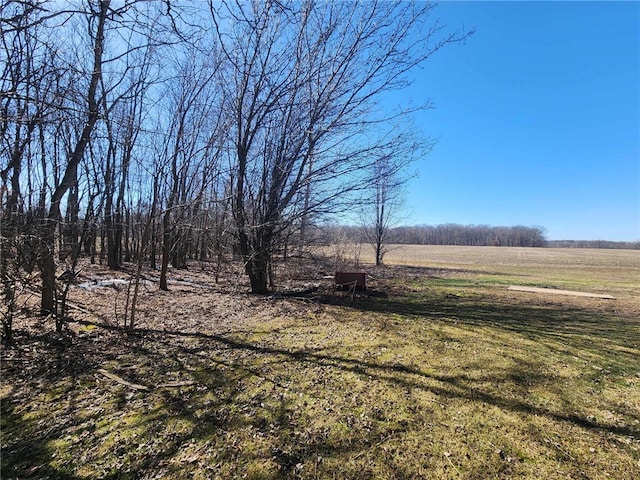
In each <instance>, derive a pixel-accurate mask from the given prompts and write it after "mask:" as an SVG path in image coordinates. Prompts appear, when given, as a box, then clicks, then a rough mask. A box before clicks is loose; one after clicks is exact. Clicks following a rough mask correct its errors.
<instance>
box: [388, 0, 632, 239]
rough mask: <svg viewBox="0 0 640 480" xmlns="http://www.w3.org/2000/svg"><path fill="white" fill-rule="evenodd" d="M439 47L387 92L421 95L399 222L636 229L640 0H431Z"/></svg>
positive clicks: (555, 232)
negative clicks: (442, 27) (422, 141)
mask: <svg viewBox="0 0 640 480" xmlns="http://www.w3.org/2000/svg"><path fill="white" fill-rule="evenodd" d="M436 15H437V16H438V17H439V18H440V19H441V21H442V22H444V23H445V24H447V26H448V27H450V28H452V29H455V28H459V27H461V26H463V25H464V26H465V27H467V28H471V27H475V28H476V33H475V35H473V36H472V37H471V38H470V39H469V40H467V41H466V43H465V44H464V45H454V46H449V47H447V48H445V49H444V50H441V51H440V52H438V53H437V54H436V55H435V56H434V57H432V58H431V59H430V60H429V61H428V62H427V64H425V68H424V69H423V70H421V71H420V72H418V73H417V74H416V76H415V82H414V84H413V86H412V87H411V88H410V89H408V90H407V91H405V92H403V93H402V94H401V96H400V97H398V101H403V98H402V97H405V99H412V100H414V101H416V102H419V101H423V100H425V99H427V98H430V99H431V100H433V102H434V104H435V109H432V110H429V111H427V112H424V113H423V114H420V116H419V117H418V119H417V125H418V126H419V128H420V129H421V130H423V131H424V132H425V133H426V134H428V135H431V136H433V137H435V138H437V139H438V143H437V145H436V146H435V148H434V150H433V151H432V152H431V153H430V154H429V155H428V156H427V157H425V158H424V159H421V160H420V161H418V162H417V163H416V164H415V167H416V169H417V170H418V173H419V176H418V178H417V179H415V180H412V181H411V182H410V184H409V185H408V187H407V196H406V198H407V207H408V210H409V214H408V218H406V219H405V220H404V221H403V223H406V224H429V225H436V224H440V223H459V224H488V225H517V224H519V225H540V226H543V227H545V228H546V230H547V238H549V239H577V240H592V239H606V240H622V241H633V240H640V3H638V2H620V3H614V2H443V3H441V4H440V5H439V7H438V8H437V9H436Z"/></svg>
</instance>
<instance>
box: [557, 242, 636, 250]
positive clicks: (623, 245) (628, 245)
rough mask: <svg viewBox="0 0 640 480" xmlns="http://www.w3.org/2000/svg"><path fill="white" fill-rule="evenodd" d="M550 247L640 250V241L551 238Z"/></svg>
mask: <svg viewBox="0 0 640 480" xmlns="http://www.w3.org/2000/svg"><path fill="white" fill-rule="evenodd" d="M547 246H548V247H553V248H618V249H626V250H640V242H612V241H610V240H549V241H547Z"/></svg>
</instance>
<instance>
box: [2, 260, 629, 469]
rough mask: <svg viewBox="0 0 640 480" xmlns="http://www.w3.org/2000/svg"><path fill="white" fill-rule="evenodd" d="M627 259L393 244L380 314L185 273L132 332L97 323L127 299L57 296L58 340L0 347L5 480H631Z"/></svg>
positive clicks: (29, 337) (42, 333) (38, 331)
mask: <svg viewBox="0 0 640 480" xmlns="http://www.w3.org/2000/svg"><path fill="white" fill-rule="evenodd" d="M363 253H364V252H363ZM410 255H412V256H413V257H412V258H413V260H411V262H412V264H409V263H408V262H409V259H410V258H411V257H410ZM637 260H638V253H637V252H628V251H627V252H624V251H622V252H620V251H597V250H593V251H573V250H551V251H546V250H541V251H539V252H538V251H532V250H530V249H486V248H476V249H473V248H466V247H422V248H420V249H418V248H413V247H412V248H411V249H407V248H406V247H403V250H395V251H392V252H390V253H389V254H388V257H387V261H388V262H389V263H390V264H391V263H392V262H393V263H396V265H390V266H388V267H385V268H381V269H377V270H376V269H370V273H371V278H372V281H371V287H372V289H373V290H375V291H377V292H385V293H386V294H387V295H388V298H384V297H381V296H364V295H361V296H357V297H356V298H354V299H353V300H351V299H350V298H349V296H348V295H347V294H342V293H340V292H334V291H333V289H332V288H331V287H330V285H328V284H326V285H325V286H324V287H323V289H322V290H321V295H320V296H319V297H317V298H315V299H313V300H308V301H302V300H292V299H269V298H262V297H251V296H247V295H245V294H242V293H234V291H233V289H232V288H231V287H230V285H228V284H223V285H221V286H214V285H212V284H211V283H210V282H211V280H210V277H209V276H208V275H207V273H206V271H205V272H191V273H189V274H188V275H187V274H185V275H184V278H183V280H188V283H187V282H183V283H182V284H177V283H174V286H173V291H172V292H169V293H167V292H160V291H158V290H156V289H155V287H153V288H149V289H148V290H146V291H145V292H144V295H143V297H142V298H141V300H140V301H141V304H140V306H141V308H140V312H141V313H140V315H141V317H140V321H141V323H140V327H141V329H140V330H139V331H138V332H136V333H135V334H133V335H127V334H125V333H123V332H122V331H120V330H119V329H117V328H112V327H110V328H107V325H106V324H108V323H110V322H113V320H114V315H113V311H115V310H117V304H118V302H120V303H119V304H121V303H122V302H121V301H122V295H123V293H122V292H118V291H116V290H114V289H104V290H102V291H100V292H97V293H96V292H94V293H89V292H83V291H80V290H79V289H77V290H74V291H73V292H72V298H71V301H72V302H74V303H76V304H79V305H82V306H83V307H84V308H85V309H88V310H91V311H92V312H93V313H91V314H82V313H80V312H79V311H78V312H76V313H77V314H74V316H75V317H76V319H78V320H81V322H78V323H73V324H72V325H71V331H70V332H69V334H68V335H65V336H62V337H59V336H56V335H54V334H53V333H52V332H51V331H50V327H49V325H48V324H45V325H42V324H38V323H37V321H35V320H33V319H32V318H29V317H25V318H24V319H22V320H21V322H20V323H19V332H18V334H17V339H18V341H19V342H20V343H19V347H18V348H14V349H5V350H3V364H2V370H3V371H2V448H3V455H2V478H45V477H49V478H260V479H269V478H273V479H276V478H305V479H313V478H327V479H328V478H348V479H365V478H367V479H368V478H381V479H382V478H384V479H387V478H388V479H393V478H396V479H401V478H402V479H410V478H428V479H441V478H464V479H474V478H477V479H485V478H528V479H538V478H576V479H578V478H593V479H599V478H617V479H629V478H637V477H638V476H639V474H640V321H639V320H638V318H639V317H640V315H639V313H640V300H639V299H638V298H639V295H638V293H639V292H640V280H639V279H638V276H637V273H638V268H637V267H638V265H637ZM634 269H635V275H634ZM94 273H95V274H97V273H99V272H94ZM321 274H322V272H320V271H315V270H311V271H308V272H307V274H306V275H304V281H306V280H307V279H309V278H310V277H313V276H314V275H315V276H317V277H318V278H319V277H321ZM174 278H176V277H175V276H174ZM230 279H231V277H230ZM234 281H235V280H234ZM509 284H528V285H536V286H550V287H555V288H573V289H582V290H585V291H594V292H596V291H597V292H601V293H611V294H612V295H614V296H616V297H617V299H616V300H603V299H593V298H580V297H575V298H574V297H558V296H553V295H549V294H529V293H525V292H513V291H509V290H507V289H506V286H507V285H509ZM118 299H119V300H118ZM96 324H99V325H100V326H96ZM100 368H104V369H106V370H108V371H110V372H112V373H114V374H116V375H118V376H120V377H121V378H123V379H126V380H127V381H130V382H131V383H136V384H142V385H146V386H148V387H149V390H148V391H139V390H136V389H132V388H128V387H127V386H126V385H123V384H121V383H118V382H114V381H112V380H110V379H108V378H106V377H105V376H103V375H100V374H99V373H97V372H98V369H100ZM187 381H188V382H193V384H190V385H186V386H181V387H180V386H178V387H158V385H159V384H162V383H168V382H187Z"/></svg>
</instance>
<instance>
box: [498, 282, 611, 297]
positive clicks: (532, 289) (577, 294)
mask: <svg viewBox="0 0 640 480" xmlns="http://www.w3.org/2000/svg"><path fill="white" fill-rule="evenodd" d="M508 290H515V291H517V292H531V293H550V294H552V295H570V296H572V297H589V298H604V299H606V300H615V299H616V297H613V296H611V295H603V294H599V293H587V292H575V291H573V290H559V289H557V288H539V287H521V286H518V285H510V286H509V288H508Z"/></svg>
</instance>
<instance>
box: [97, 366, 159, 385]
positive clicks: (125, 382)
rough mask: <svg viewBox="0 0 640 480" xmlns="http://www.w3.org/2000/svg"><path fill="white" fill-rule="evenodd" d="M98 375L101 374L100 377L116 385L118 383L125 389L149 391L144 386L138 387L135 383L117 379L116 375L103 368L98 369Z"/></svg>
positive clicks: (120, 378)
mask: <svg viewBox="0 0 640 480" xmlns="http://www.w3.org/2000/svg"><path fill="white" fill-rule="evenodd" d="M98 373H101V374H102V375H104V376H105V377H107V378H110V379H111V380H114V381H116V382H118V383H120V384H121V385H125V386H127V387H131V388H133V389H135V390H149V387H147V386H145V385H139V384H137V383H131V382H127V381H126V380H125V379H124V378H122V377H119V376H118V375H115V374H113V373H111V372H107V371H106V370H105V369H104V368H99V369H98Z"/></svg>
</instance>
